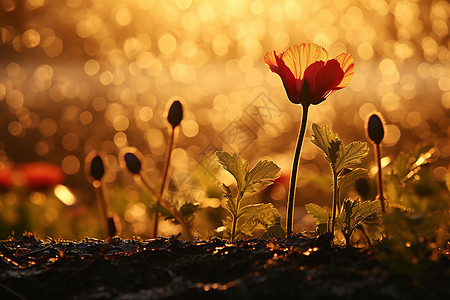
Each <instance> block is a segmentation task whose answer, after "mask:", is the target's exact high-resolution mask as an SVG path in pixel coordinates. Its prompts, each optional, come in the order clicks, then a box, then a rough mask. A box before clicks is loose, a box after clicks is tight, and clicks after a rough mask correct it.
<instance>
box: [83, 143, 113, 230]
mask: <svg viewBox="0 0 450 300" xmlns="http://www.w3.org/2000/svg"><path fill="white" fill-rule="evenodd" d="M85 169H86V170H85V171H86V173H87V174H88V178H89V177H90V178H91V183H92V186H93V187H94V188H95V194H96V197H97V203H98V207H99V210H100V214H101V218H102V219H103V223H104V225H103V226H104V228H105V232H106V235H107V237H108V238H112V237H113V236H115V235H116V234H117V232H118V226H117V222H116V217H115V216H114V214H113V213H112V212H111V208H110V204H109V199H108V196H107V194H106V192H105V189H104V184H103V182H102V179H103V176H104V175H105V166H104V163H103V158H102V154H100V153H99V152H96V151H93V152H91V153H90V154H89V155H88V156H87V158H86V162H85Z"/></svg>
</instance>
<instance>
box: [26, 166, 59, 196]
mask: <svg viewBox="0 0 450 300" xmlns="http://www.w3.org/2000/svg"><path fill="white" fill-rule="evenodd" d="M21 171H22V175H23V179H24V183H25V185H26V187H27V188H28V189H30V190H47V189H50V188H52V187H54V186H56V185H58V184H60V183H62V182H63V181H64V179H65V177H66V176H65V174H64V172H63V170H62V169H61V167H60V166H57V165H53V164H49V163H45V162H35V163H26V164H23V165H22V167H21Z"/></svg>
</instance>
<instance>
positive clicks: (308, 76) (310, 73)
mask: <svg viewBox="0 0 450 300" xmlns="http://www.w3.org/2000/svg"><path fill="white" fill-rule="evenodd" d="M324 66H325V62H323V61H316V62H315V63H313V64H311V65H310V66H309V67H307V68H306V70H305V80H306V81H307V82H308V86H309V91H310V96H312V95H315V94H316V78H317V73H318V72H319V71H320V70H321V69H322V68H323V67H324ZM318 79H319V80H321V79H320V78H318Z"/></svg>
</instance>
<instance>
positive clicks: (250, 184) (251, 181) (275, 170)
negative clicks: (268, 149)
mask: <svg viewBox="0 0 450 300" xmlns="http://www.w3.org/2000/svg"><path fill="white" fill-rule="evenodd" d="M280 171H281V169H280V167H278V166H277V165H276V164H275V163H273V162H271V161H268V160H260V161H258V163H257V164H256V165H255V166H254V167H253V169H251V170H250V171H249V172H248V173H247V174H246V175H245V182H246V186H245V188H244V197H248V196H252V195H254V194H256V193H258V192H260V191H261V190H263V189H264V188H266V187H267V186H269V185H271V184H272V183H273V180H275V179H277V178H278V177H280Z"/></svg>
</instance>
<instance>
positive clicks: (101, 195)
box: [94, 181, 115, 238]
mask: <svg viewBox="0 0 450 300" xmlns="http://www.w3.org/2000/svg"><path fill="white" fill-rule="evenodd" d="M99 182H100V183H99V184H98V186H95V185H94V188H95V193H96V195H97V202H98V207H99V210H100V215H101V218H102V219H103V227H104V229H105V234H106V236H107V238H112V237H113V236H114V234H115V232H112V230H111V228H110V226H109V225H108V217H109V214H108V205H109V201H108V199H107V198H106V193H105V190H104V188H103V184H102V182H101V181H99Z"/></svg>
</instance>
